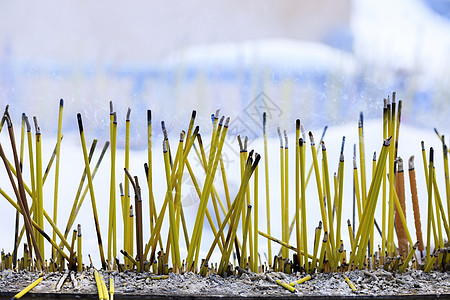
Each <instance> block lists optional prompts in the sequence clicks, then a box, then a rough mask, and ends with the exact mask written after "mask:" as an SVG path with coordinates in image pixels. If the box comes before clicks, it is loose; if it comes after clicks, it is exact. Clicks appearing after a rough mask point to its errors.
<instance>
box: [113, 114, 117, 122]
mask: <svg viewBox="0 0 450 300" xmlns="http://www.w3.org/2000/svg"><path fill="white" fill-rule="evenodd" d="M113 123H114V124H117V114H116V112H113Z"/></svg>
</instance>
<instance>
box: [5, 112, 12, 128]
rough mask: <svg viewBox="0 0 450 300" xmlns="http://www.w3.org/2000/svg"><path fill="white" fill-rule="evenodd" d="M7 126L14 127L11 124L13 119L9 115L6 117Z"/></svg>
mask: <svg viewBox="0 0 450 300" xmlns="http://www.w3.org/2000/svg"><path fill="white" fill-rule="evenodd" d="M5 120H6V124H7V125H8V128H11V127H12V122H11V118H10V117H9V115H6V118H5Z"/></svg>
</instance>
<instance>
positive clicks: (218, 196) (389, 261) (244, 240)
mask: <svg viewBox="0 0 450 300" xmlns="http://www.w3.org/2000/svg"><path fill="white" fill-rule="evenodd" d="M383 104H384V105H383V111H382V124H380V125H381V126H382V129H383V136H382V141H383V142H382V143H380V150H379V151H377V152H375V153H374V155H373V159H372V170H373V171H372V174H370V175H369V176H368V175H367V174H366V159H365V147H364V118H363V113H361V115H360V118H359V121H358V126H357V127H358V135H359V142H358V144H357V145H355V146H354V156H353V172H352V173H351V174H345V172H344V170H345V168H344V165H345V157H344V147H345V137H343V139H342V145H341V148H340V152H339V153H340V155H339V165H338V167H337V169H333V168H332V167H330V165H329V164H328V154H327V147H326V141H325V132H326V129H327V127H325V129H324V131H323V134H322V136H321V139H320V141H319V142H318V143H317V144H316V139H315V137H314V135H313V133H312V132H311V131H309V133H308V134H307V133H306V130H305V126H304V124H303V123H302V122H301V121H300V119H297V120H296V122H295V140H294V142H291V145H293V147H294V148H295V149H294V150H293V151H294V152H295V160H294V161H289V159H288V157H289V147H288V132H287V131H286V130H285V131H284V132H282V131H281V129H280V128H277V132H278V136H279V140H280V144H279V145H280V158H279V162H280V182H279V183H278V182H271V181H270V180H269V174H270V173H269V172H270V170H269V157H268V148H269V147H276V145H271V144H269V140H268V138H267V132H268V131H270V130H273V128H272V129H270V128H271V126H270V124H268V122H267V121H268V120H267V114H266V113H263V115H262V122H263V123H262V129H263V132H262V134H263V138H264V149H263V152H264V154H263V155H264V161H263V162H261V156H260V154H258V153H256V152H255V151H254V150H250V149H248V144H249V143H248V138H247V137H243V138H242V137H240V136H237V137H236V138H237V140H238V144H239V151H240V174H227V172H226V169H225V166H224V161H223V156H224V154H226V153H225V151H226V150H225V149H226V148H224V143H225V140H226V139H227V138H229V137H228V135H229V133H228V125H229V123H230V118H226V117H225V116H221V115H220V111H219V110H217V111H216V112H215V113H214V114H212V116H211V121H212V126H211V128H212V129H211V138H210V141H209V146H208V147H209V148H207V147H205V144H204V143H203V140H202V136H201V134H200V133H199V132H200V128H199V127H198V126H195V118H196V111H193V112H192V114H191V116H190V120H189V122H188V127H187V130H186V131H184V130H183V131H181V132H180V134H179V140H178V143H177V144H176V145H174V144H172V147H171V145H170V141H169V136H168V133H167V129H166V126H165V123H164V121H163V122H161V129H162V132H163V140H162V145H161V144H159V143H157V145H161V148H159V149H158V148H157V151H158V152H159V151H161V152H162V153H163V157H164V170H155V171H156V172H157V173H158V174H162V173H164V174H165V182H166V192H165V196H164V198H163V199H155V196H154V192H153V189H154V186H153V176H154V175H153V174H154V173H155V172H154V170H153V152H154V149H153V139H154V138H153V136H152V113H151V111H150V110H148V111H147V134H148V135H147V142H148V148H147V151H148V153H147V154H148V159H147V161H146V162H144V163H143V165H144V170H145V174H146V178H145V182H146V184H145V185H144V186H142V185H141V183H142V179H140V178H138V177H137V176H134V175H133V174H132V173H131V172H130V168H129V167H130V153H131V152H130V140H131V139H132V137H131V135H130V128H131V125H132V118H131V109H130V108H128V110H127V113H126V116H125V123H124V124H120V123H121V122H119V121H118V119H119V118H118V116H117V113H116V112H115V111H114V106H113V103H112V102H110V141H107V142H106V143H105V145H104V147H103V148H102V150H101V154H100V156H99V158H98V160H97V162H96V164H95V165H94V162H92V157H93V154H94V152H95V151H96V146H97V140H96V139H94V140H93V141H92V142H91V145H90V147H89V151H88V147H87V144H86V140H85V132H84V126H83V118H82V115H81V114H78V115H77V122H78V129H79V134H80V141H81V151H82V154H83V164H84V170H83V172H82V173H81V174H79V176H80V181H79V184H78V189H77V192H76V194H75V195H74V196H73V204H72V209H71V211H70V215H69V217H68V219H67V222H66V223H65V224H61V222H58V200H59V199H60V198H61V197H60V195H59V193H58V190H59V169H60V168H62V167H64V166H63V165H60V159H59V158H60V155H61V152H62V151H64V147H62V140H63V135H62V118H63V107H64V101H63V100H61V101H60V103H59V114H58V127H57V128H58V130H57V135H56V143H55V149H54V151H53V153H52V155H51V156H50V160H49V162H48V164H47V165H46V169H44V168H43V161H42V160H43V159H42V157H43V156H44V155H43V153H42V134H43V133H42V132H41V130H40V128H39V125H38V120H37V117H36V116H34V117H33V120H34V125H35V126H34V132H35V139H34V141H33V136H32V131H33V128H32V127H31V126H30V122H29V119H28V117H27V115H26V114H25V113H24V114H23V115H22V120H21V131H20V145H18V144H17V143H16V133H15V131H14V128H13V123H14V122H13V121H14V120H12V119H11V116H10V114H9V107H8V106H7V107H6V109H5V111H4V114H3V116H2V119H1V123H0V132H1V131H2V129H3V128H4V125H6V127H7V130H5V131H7V133H3V134H5V135H6V134H7V135H8V137H9V141H10V143H9V144H10V145H6V143H3V144H0V157H1V159H2V161H3V163H4V167H5V171H6V174H7V175H8V179H9V182H7V181H6V180H4V181H2V182H1V183H0V193H1V195H2V196H3V198H5V199H6V200H7V202H9V203H10V204H11V205H12V206H13V207H14V209H15V212H16V214H17V215H16V219H15V223H14V228H15V231H14V232H15V238H14V244H13V249H12V253H13V254H12V255H11V254H10V253H5V252H4V251H3V250H2V252H1V263H0V269H1V270H4V269H18V270H23V269H26V270H43V271H45V272H53V271H63V270H66V269H70V270H73V271H78V272H80V271H83V270H84V269H86V268H87V267H88V265H89V266H90V267H93V264H92V260H91V256H90V255H88V256H87V257H88V258H89V261H90V263H89V264H87V263H86V261H84V262H83V258H84V259H86V258H85V257H86V256H84V255H83V253H82V252H83V247H82V238H83V235H82V232H81V226H82V224H78V225H77V226H76V227H74V224H75V221H76V220H77V216H78V213H79V211H80V208H81V206H82V205H83V203H84V199H85V198H86V197H89V198H90V201H91V208H92V217H93V219H94V224H95V226H94V228H88V227H86V226H85V227H83V228H84V229H83V232H86V231H88V230H95V233H96V236H97V242H98V252H99V253H98V254H99V257H100V261H101V268H102V269H113V270H118V271H121V272H122V271H125V270H136V271H137V272H144V271H151V272H153V273H156V274H160V275H167V274H168V273H169V272H175V273H182V272H187V271H194V272H199V273H200V274H202V275H207V274H210V273H218V274H220V275H222V276H226V275H231V274H235V273H246V272H249V271H251V272H253V273H259V272H264V271H267V270H275V271H281V272H287V273H292V272H305V273H310V274H313V273H314V272H343V271H347V270H353V269H371V268H378V267H379V268H384V269H385V270H392V271H396V272H400V273H401V272H404V271H405V270H406V269H407V268H415V269H422V270H424V271H426V272H428V271H430V270H442V271H445V270H448V269H449V268H450V254H449V244H448V240H449V236H450V230H449V224H448V220H449V214H450V180H449V170H448V147H447V145H446V142H445V137H444V136H443V135H441V134H440V133H439V132H438V131H437V130H435V132H436V134H437V136H438V137H439V139H440V140H441V142H442V149H443V158H444V164H443V166H436V165H435V156H436V153H435V150H434V149H433V148H430V149H429V155H428V157H427V153H426V148H425V144H424V143H423V142H422V143H421V146H422V161H423V165H424V170H425V172H424V174H423V175H422V174H420V175H418V176H424V177H423V178H424V179H425V182H426V187H427V192H428V193H427V197H428V198H427V200H428V201H427V207H426V208H423V207H422V209H426V215H425V216H426V219H425V220H423V221H424V222H425V223H426V224H427V226H426V236H425V237H424V236H422V227H421V224H422V222H421V214H420V209H421V208H420V207H419V201H418V195H417V182H416V171H415V168H414V157H411V158H410V159H409V161H408V175H409V182H410V193H407V192H406V191H405V185H404V180H405V179H404V176H405V175H404V166H403V160H402V158H401V157H398V147H399V134H400V124H401V113H402V101H399V102H398V103H397V102H396V95H395V93H393V94H392V97H387V98H386V99H384V100H383ZM119 124H120V125H119ZM123 125H124V126H125V164H124V166H123V173H116V166H117V163H116V158H117V157H116V147H117V141H118V137H117V131H118V130H117V129H118V126H123ZM25 132H26V133H25ZM307 136H308V138H307ZM158 142H159V141H158ZM308 142H309V147H308V145H307V144H308ZM357 146H358V147H357ZM5 147H10V148H11V150H12V151H10V152H11V153H12V157H8V156H7V155H6V153H5V151H4V148H5ZM25 147H28V156H29V159H28V162H29V165H25V164H24V158H23V156H24V151H25ZM108 148H109V151H110V158H111V177H110V197H109V210H108V224H100V222H99V216H98V213H99V211H97V202H96V199H95V193H94V190H95V185H94V182H93V179H94V177H95V175H96V173H97V170H98V168H99V166H100V165H101V163H102V160H103V157H104V155H105V153H107V151H108ZM192 149H194V151H191V150H192ZM320 149H321V151H319V150H320ZM357 150H358V151H357ZM307 152H310V153H308V155H310V156H311V157H312V163H311V164H310V165H306V155H307ZM357 152H359V165H358V159H357ZM192 156H195V157H196V158H198V159H199V161H200V165H201V169H202V171H203V172H202V174H196V173H195V171H194V169H193V168H192V167H191V164H190V162H189V161H190V160H191V159H192ZM272 159H273V158H272ZM320 161H321V163H320ZM260 163H263V164H264V175H265V177H264V179H265V180H264V182H259V177H258V169H259V164H260ZM53 166H54V167H53ZM219 166H220V167H219ZM52 167H53V169H54V174H55V175H54V176H55V177H54V178H55V179H54V180H55V185H54V194H53V211H52V217H51V216H50V215H49V214H48V213H47V212H46V210H45V209H44V201H45V202H47V201H49V199H48V198H47V197H46V196H45V195H44V184H45V182H46V179H47V178H48V175H49V174H50V173H51V172H52ZM436 167H439V168H444V175H445V178H444V179H445V189H446V194H445V197H444V198H442V197H441V194H440V192H439V187H438V185H437V179H436V171H435V169H436ZM290 168H294V170H295V172H294V174H295V177H293V178H290V177H289V169H290ZM185 169H187V171H188V173H187V174H189V175H186V173H184V171H185ZM218 169H220V172H219V171H218ZM307 170H308V172H307ZM23 173H29V174H30V176H29V178H30V180H29V182H27V180H25V179H24V177H23V175H22V174H23ZM330 174H334V176H333V177H331V175H330ZM183 176H185V177H186V176H189V178H183ZM229 176H233V177H237V178H240V182H239V189H238V191H237V192H236V193H235V194H233V192H232V191H231V190H230V189H229V186H228V181H227V177H229ZM311 176H314V180H315V182H316V185H315V189H316V191H317V198H316V199H314V198H315V197H313V198H312V199H307V195H306V192H305V191H306V188H307V185H308V183H309V181H310V178H311ZM344 176H351V177H352V178H353V193H354V201H353V207H354V208H353V211H354V217H353V222H351V221H350V220H347V228H348V235H349V240H350V244H348V245H346V244H345V243H344V242H343V238H342V237H343V235H345V234H346V233H345V232H346V231H347V230H344V231H343V230H342V222H343V220H342V213H343V207H348V205H349V203H347V199H344V196H343V195H344V184H343V182H344ZM219 177H220V178H221V180H215V179H216V178H219ZM27 178H28V177H27ZM118 178H123V181H122V182H118ZM199 178H203V179H202V180H199ZM186 179H187V180H189V181H191V182H192V184H193V185H194V187H195V192H196V194H197V197H198V200H199V201H198V203H199V204H198V209H197V214H196V216H195V222H194V224H186V223H187V220H186V219H185V214H184V211H183V205H182V203H181V188H182V184H183V182H186ZM333 183H334V185H333ZM269 184H272V185H275V184H279V185H280V190H281V193H280V195H279V198H278V197H277V196H276V195H273V194H270V191H272V189H271V188H269ZM7 185H9V188H12V191H13V192H14V195H9V194H8V193H6V192H5V191H4V189H3V188H5V189H6V186H7ZM218 185H221V186H218ZM222 185H223V186H222ZM261 185H264V187H263V188H264V189H265V198H266V215H265V216H261V215H259V198H258V197H259V190H258V189H259V187H260V186H261ZM30 186H31V188H30ZM117 187H120V201H121V208H122V211H121V217H119V218H118V217H117V212H116V200H117V198H118V197H117V195H116V189H117ZM130 187H131V188H130ZM143 188H144V189H148V197H143V196H142V195H143V194H142V192H141V189H143ZM290 189H293V190H294V189H295V198H294V199H293V200H291V201H293V202H294V203H295V211H290V210H289V201H290V199H289V191H290ZM219 190H223V191H224V193H219ZM409 195H410V197H409ZM64 196H65V197H67V196H68V195H66V194H65V195H64ZM69 196H70V195H69ZM131 196H134V202H132V201H131ZM223 199H224V200H225V201H224V200H223ZM277 199H280V200H279V202H278V200H277ZM409 199H411V201H412V207H413V213H409V214H408V213H407V211H406V205H405V203H406V201H409ZM157 200H160V201H158V202H159V203H161V204H162V205H161V207H160V209H159V210H158V209H157V206H156V203H157ZM311 201H318V203H319V207H320V218H319V220H317V223H316V224H318V226H317V227H316V228H315V234H314V239H312V240H311V239H308V234H307V232H308V228H307V221H306V217H307V215H308V210H310V209H311V208H310V207H309V205H308V204H307V203H311ZM224 202H225V204H224ZM380 202H381V203H380ZM443 202H444V203H443ZM274 205H280V207H281V222H276V223H271V217H272V218H273V214H272V216H271V214H270V212H271V207H273V206H274ZM445 205H447V208H448V209H447V211H446V210H445V209H444V206H445ZM144 206H148V210H149V214H148V218H149V220H148V221H149V225H150V226H149V228H144V227H143V223H144V215H143V207H144ZM211 206H212V208H213V209H211ZM377 209H381V216H382V218H381V229H380V227H379V226H378V222H377V220H376V219H375V211H376V210H377ZM424 211H425V210H424ZM104 212H106V210H102V211H101V213H104ZM407 215H408V217H410V218H414V221H415V232H416V237H415V238H416V241H415V240H413V239H412V237H411V235H410V233H409V229H408V227H407V223H406V217H407ZM423 215H424V213H423V212H422V216H423ZM205 218H206V220H207V222H206V224H205ZM164 219H167V220H168V230H167V231H165V230H162V229H163V228H162V227H163V223H164V222H163V221H164ZM264 219H265V222H264V221H263V222H261V220H264ZM277 219H278V218H277ZM44 220H45V221H46V222H47V223H48V224H49V225H50V227H51V229H52V233H51V234H50V233H47V232H45V231H44ZM378 221H380V220H378ZM117 222H119V224H120V222H122V225H123V227H120V226H118V224H117ZM21 223H23V225H22V227H21V226H20V224H21ZM260 223H262V224H264V223H265V224H266V231H265V232H264V231H261V230H260V226H261V224H260ZM394 224H395V226H394ZM188 225H191V226H188ZM8 226H12V224H5V225H4V226H3V227H2V228H7V227H8ZM104 226H107V227H108V230H107V247H106V248H104V246H103V238H102V233H104V232H102V230H101V228H104ZM277 226H281V233H282V234H281V237H275V236H272V234H271V230H272V229H273V228H274V227H277ZM205 227H209V228H210V229H211V231H212V232H213V234H214V239H213V241H212V242H211V241H208V240H205V239H202V237H203V232H204V229H205ZM188 228H192V231H191V232H189V230H188ZM60 229H64V230H60ZM375 229H377V231H378V232H379V234H380V236H381V246H380V245H378V248H376V247H375V245H374V241H375V232H376V231H375ZM71 231H72V239H71V240H68V237H69V233H70V232H71ZM120 231H122V232H120ZM294 231H295V234H293V232H294ZM163 232H167V235H165V234H163ZM394 232H396V234H395V235H394ZM120 233H122V234H123V237H124V239H123V245H118V243H117V237H118V234H120ZM24 236H25V238H24ZM260 237H261V238H265V239H267V242H268V244H267V246H268V256H267V254H265V257H266V260H267V261H266V262H261V255H260V252H259V247H260V246H259V245H260V240H259V239H260ZM292 240H294V242H293V244H292V245H291V244H290V242H291V241H292ZM272 242H274V243H276V244H277V245H279V246H280V251H279V252H278V254H277V255H274V256H272V249H273V247H274V246H275V244H273V243H272ZM45 243H49V244H50V245H51V253H49V256H46V253H45V249H44V246H45ZM21 245H23V246H21ZM294 245H295V246H294ZM118 247H121V248H120V249H118ZM183 248H185V249H186V250H187V255H186V257H182V256H181V254H180V253H182V251H180V249H183ZM19 249H23V251H22V254H23V256H22V257H19V255H18V253H19ZM105 249H106V253H105ZM311 249H313V250H312V252H311ZM117 250H119V251H117ZM202 250H207V252H206V253H207V255H206V256H205V257H201V256H200V253H203V252H202ZM214 253H218V254H219V256H218V257H220V261H215V262H212V261H211V257H212V256H213V254H214ZM291 255H292V256H291ZM305 278H308V279H310V278H311V277H305ZM346 280H347V279H346ZM98 282H100V283H101V280H100V277H99V280H98ZM298 283H299V282H297V284H298ZM279 284H280V285H282V286H283V287H285V288H287V289H289V290H291V289H292V285H289V284H287V283H283V282H279ZM349 285H350V286H352V284H351V282H349ZM352 289H353V287H352ZM101 290H102V289H101V286H100V288H99V292H100V291H101Z"/></svg>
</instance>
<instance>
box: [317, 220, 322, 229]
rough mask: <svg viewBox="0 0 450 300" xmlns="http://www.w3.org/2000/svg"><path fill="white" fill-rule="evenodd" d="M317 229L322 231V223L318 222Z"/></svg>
mask: <svg viewBox="0 0 450 300" xmlns="http://www.w3.org/2000/svg"><path fill="white" fill-rule="evenodd" d="M318 228H319V229H322V221H319V226H318Z"/></svg>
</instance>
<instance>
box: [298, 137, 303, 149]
mask: <svg viewBox="0 0 450 300" xmlns="http://www.w3.org/2000/svg"><path fill="white" fill-rule="evenodd" d="M303 143H304V141H303V138H299V139H298V145H299V146H300V147H303Z"/></svg>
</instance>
